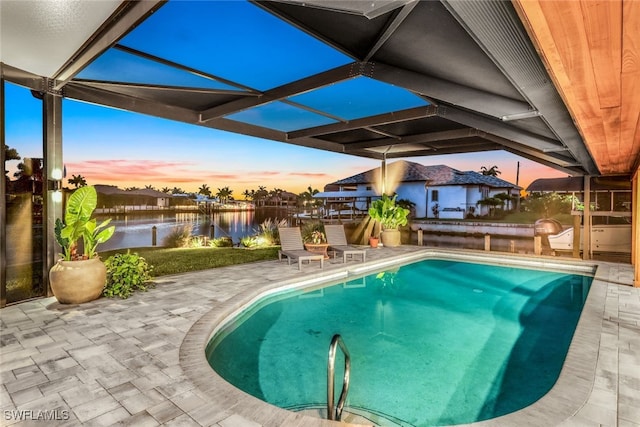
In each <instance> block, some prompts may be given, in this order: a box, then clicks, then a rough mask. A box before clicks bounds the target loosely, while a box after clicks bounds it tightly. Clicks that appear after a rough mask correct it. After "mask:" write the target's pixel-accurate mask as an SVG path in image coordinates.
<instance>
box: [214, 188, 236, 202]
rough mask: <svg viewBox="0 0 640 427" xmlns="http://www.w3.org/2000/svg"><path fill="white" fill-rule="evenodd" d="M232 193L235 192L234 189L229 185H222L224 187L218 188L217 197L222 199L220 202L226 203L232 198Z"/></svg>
mask: <svg viewBox="0 0 640 427" xmlns="http://www.w3.org/2000/svg"><path fill="white" fill-rule="evenodd" d="M232 193H233V190H231V189H230V188H229V187H222V188H218V192H217V193H216V197H218V199H220V202H222V203H226V202H227V201H228V200H229V199H230V198H231V194H232Z"/></svg>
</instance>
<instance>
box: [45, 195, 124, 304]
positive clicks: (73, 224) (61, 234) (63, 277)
mask: <svg viewBox="0 0 640 427" xmlns="http://www.w3.org/2000/svg"><path fill="white" fill-rule="evenodd" d="M97 203H98V195H97V192H96V189H95V187H93V186H85V187H80V188H78V189H77V190H76V191H74V192H73V194H71V197H69V200H68V202H67V207H66V209H65V214H64V222H63V221H62V220H60V219H59V218H58V219H57V220H56V227H55V236H56V241H57V242H58V244H59V245H60V246H61V247H62V254H61V256H62V258H61V259H59V260H58V262H57V263H56V264H55V265H54V266H53V267H51V270H50V271H49V283H50V284H51V290H52V291H53V294H54V295H55V297H56V298H57V299H58V301H59V302H60V303H62V304H79V303H83V302H87V301H92V300H94V299H96V298H98V297H99V296H100V294H101V293H102V290H103V288H104V285H105V283H106V274H107V271H106V267H105V265H104V263H103V262H102V261H101V260H100V258H99V257H98V253H97V251H96V250H97V247H98V245H99V244H100V243H104V242H106V241H107V240H109V239H110V238H111V236H113V233H114V231H115V227H114V226H110V227H107V226H108V224H109V222H111V219H107V220H105V221H103V222H102V223H100V224H98V223H97V221H96V219H95V218H92V217H91V216H92V215H93V211H94V210H95V208H96V205H97ZM80 241H82V252H79V243H80Z"/></svg>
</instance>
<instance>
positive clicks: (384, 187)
mask: <svg viewBox="0 0 640 427" xmlns="http://www.w3.org/2000/svg"><path fill="white" fill-rule="evenodd" d="M380 175H381V176H380V181H381V182H380V188H381V190H380V194H381V195H382V194H387V155H386V153H385V154H384V157H383V158H382V165H381V166H380Z"/></svg>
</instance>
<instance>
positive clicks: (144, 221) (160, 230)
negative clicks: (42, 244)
mask: <svg viewBox="0 0 640 427" xmlns="http://www.w3.org/2000/svg"><path fill="white" fill-rule="evenodd" d="M109 217H110V218H112V221H111V223H112V224H113V225H115V226H116V232H115V233H114V235H113V237H112V238H111V239H110V240H108V241H107V242H105V243H103V244H102V245H100V250H101V251H105V250H112V249H124V248H136V247H144V246H152V229H153V227H156V244H157V246H162V245H163V243H162V242H163V240H164V238H165V237H167V236H168V235H169V234H170V233H171V232H172V231H173V230H175V229H176V228H177V227H184V226H190V227H192V233H191V234H192V235H194V236H207V237H210V236H211V235H212V230H213V235H214V236H215V237H216V238H217V237H223V236H226V237H231V239H232V240H233V243H234V244H236V245H237V244H238V243H239V242H240V239H241V238H243V237H244V236H250V235H252V234H255V230H256V229H257V228H258V227H259V225H260V224H261V223H262V222H263V221H264V220H265V219H267V218H272V219H276V218H278V219H280V218H286V217H287V211H286V210H284V209H277V208H274V209H258V210H255V211H254V210H246V211H233V212H214V213H212V214H202V213H196V212H193V213H176V212H168V213H136V214H131V215H109Z"/></svg>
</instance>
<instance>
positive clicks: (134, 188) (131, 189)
mask: <svg viewBox="0 0 640 427" xmlns="http://www.w3.org/2000/svg"><path fill="white" fill-rule="evenodd" d="M139 189H140V188H139V187H136V186H133V187H127V188H125V189H124V190H125V191H135V190H139Z"/></svg>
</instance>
